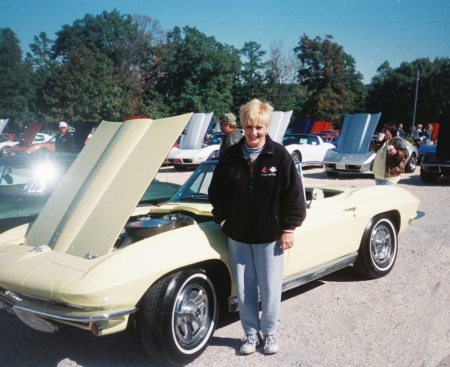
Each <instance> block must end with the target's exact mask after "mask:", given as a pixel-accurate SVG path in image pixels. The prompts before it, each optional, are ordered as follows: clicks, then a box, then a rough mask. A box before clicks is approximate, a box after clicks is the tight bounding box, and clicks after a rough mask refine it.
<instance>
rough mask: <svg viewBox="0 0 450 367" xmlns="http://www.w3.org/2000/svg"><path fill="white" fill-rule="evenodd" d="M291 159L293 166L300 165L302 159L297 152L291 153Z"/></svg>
mask: <svg viewBox="0 0 450 367" xmlns="http://www.w3.org/2000/svg"><path fill="white" fill-rule="evenodd" d="M291 157H292V159H293V160H294V163H295V164H301V163H302V157H301V156H300V153H299V152H292V153H291Z"/></svg>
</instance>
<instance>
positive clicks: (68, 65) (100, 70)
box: [43, 46, 127, 124]
mask: <svg viewBox="0 0 450 367" xmlns="http://www.w3.org/2000/svg"><path fill="white" fill-rule="evenodd" d="M113 69H114V67H113V63H112V61H111V60H110V59H109V58H108V57H106V56H102V55H99V54H94V52H92V51H91V50H90V49H89V48H87V47H83V46H81V47H79V48H78V49H76V50H74V51H73V52H72V53H71V54H70V55H69V56H68V58H67V60H66V62H64V63H63V64H61V65H59V66H57V67H56V68H55V70H54V73H53V74H52V76H51V77H49V78H48V79H47V81H46V85H45V89H44V95H43V98H44V100H45V101H46V103H47V105H48V109H49V113H50V114H51V115H52V116H53V117H54V119H57V120H62V119H64V120H67V121H70V122H71V123H72V124H76V123H77V122H79V121H86V120H88V121H92V122H100V121H101V120H110V121H121V120H122V118H123V111H124V109H125V108H126V106H125V107H124V104H125V105H126V104H127V100H126V98H124V96H123V89H122V88H121V86H120V85H119V83H118V82H117V80H116V79H115V78H114V76H113Z"/></svg>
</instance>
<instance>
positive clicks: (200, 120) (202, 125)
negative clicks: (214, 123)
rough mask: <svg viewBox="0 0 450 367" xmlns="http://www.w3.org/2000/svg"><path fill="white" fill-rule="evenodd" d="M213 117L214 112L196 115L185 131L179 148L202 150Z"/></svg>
mask: <svg viewBox="0 0 450 367" xmlns="http://www.w3.org/2000/svg"><path fill="white" fill-rule="evenodd" d="M212 116H213V112H208V113H194V114H193V115H192V117H191V118H190V120H189V122H188V123H187V125H186V128H185V129H184V130H185V132H184V134H183V136H182V137H181V141H180V146H179V148H180V149H200V148H201V147H202V143H203V139H204V138H205V134H206V131H207V129H208V126H209V123H210V122H211V118H212Z"/></svg>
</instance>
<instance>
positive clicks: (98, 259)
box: [0, 114, 419, 366]
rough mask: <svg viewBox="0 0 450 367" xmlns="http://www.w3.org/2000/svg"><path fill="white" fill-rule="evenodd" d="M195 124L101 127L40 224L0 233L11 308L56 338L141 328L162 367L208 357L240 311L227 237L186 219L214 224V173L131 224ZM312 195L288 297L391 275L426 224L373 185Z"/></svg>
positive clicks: (0, 288) (290, 263) (403, 201)
mask: <svg viewBox="0 0 450 367" xmlns="http://www.w3.org/2000/svg"><path fill="white" fill-rule="evenodd" d="M190 116H191V115H190V114H187V115H182V116H176V117H172V118H168V119H162V120H154V121H152V120H135V121H133V122H131V123H129V124H126V123H125V124H123V123H113V122H105V121H104V122H102V124H101V125H100V127H99V128H98V129H97V131H96V133H95V134H94V136H93V137H92V139H91V141H90V142H89V144H87V145H86V147H85V148H84V149H83V150H82V151H81V153H80V154H79V156H78V158H77V159H76V160H75V162H74V163H73V164H72V165H71V167H70V168H69V170H68V171H67V173H66V175H65V176H64V177H63V179H62V180H61V182H60V183H59V185H58V186H57V187H56V189H55V191H54V193H53V194H52V196H50V198H49V199H48V201H47V203H46V205H45V207H44V208H43V210H42V211H41V213H40V214H39V216H38V217H37V219H36V221H35V222H34V224H33V225H32V226H31V225H28V224H26V225H22V226H20V227H16V228H13V229H11V230H9V231H7V232H5V233H3V234H0V251H1V256H0V300H1V302H0V307H1V308H4V309H6V310H7V311H9V312H11V313H13V314H15V315H17V316H18V317H19V318H20V319H21V320H22V321H23V322H25V323H26V324H28V325H29V326H31V327H33V328H35V329H37V330H41V331H47V332H55V331H56V330H57V327H58V325H60V324H66V325H70V326H73V327H78V328H81V329H84V330H90V331H91V332H92V333H93V334H94V335H108V334H111V333H116V332H120V331H122V330H124V329H125V328H126V327H127V325H128V324H129V321H130V319H132V320H133V321H135V322H136V323H137V324H138V325H139V332H140V334H141V336H142V341H143V343H144V346H145V348H146V350H147V351H148V353H149V354H150V356H151V357H152V358H153V359H154V360H156V361H158V362H159V363H165V364H169V365H180V366H181V365H185V364H187V363H190V362H192V361H193V360H194V359H195V358H197V357H198V356H199V355H200V354H201V353H202V352H203V351H204V349H205V348H206V346H207V344H208V341H209V340H210V338H211V337H212V335H213V333H214V329H215V327H216V325H217V319H218V311H219V305H220V306H222V305H223V304H226V305H227V306H226V307H228V308H229V309H230V310H236V308H237V307H236V306H237V303H236V292H235V289H236V288H235V284H234V278H233V275H232V272H231V268H230V263H229V258H228V252H227V238H226V236H225V235H224V234H223V233H222V231H221V227H220V225H218V224H216V223H214V222H213V221H211V220H206V221H204V222H203V223H196V221H195V220H194V219H193V218H191V217H190V216H184V215H179V214H178V211H182V210H185V211H186V212H190V213H193V214H194V213H195V214H196V215H197V218H201V217H202V216H203V215H204V216H205V217H207V219H211V205H210V204H209V203H208V201H207V197H206V195H205V192H206V191H205V190H206V189H207V187H208V184H209V181H210V178H211V174H212V172H213V169H214V166H212V165H210V164H209V163H208V164H205V165H202V166H201V168H199V171H197V172H199V173H195V176H193V178H191V179H190V180H189V183H187V184H186V185H185V186H184V187H183V188H182V189H181V191H180V192H179V193H177V194H176V195H175V197H176V198H178V200H179V201H180V202H183V200H184V203H185V205H184V209H183V208H181V206H180V207H179V208H177V209H176V210H175V211H174V212H171V214H170V215H168V216H167V217H161V218H155V219H153V218H152V217H150V218H148V217H146V218H143V219H142V220H138V221H135V220H130V215H131V214H132V213H133V211H134V210H135V208H136V205H137V204H138V203H139V200H140V199H141V197H142V195H143V193H144V192H145V190H146V188H147V187H148V186H149V184H150V182H151V180H152V179H153V177H154V176H155V174H156V172H157V171H158V169H159V167H160V165H161V162H162V161H163V160H164V158H165V157H166V155H167V152H168V151H169V150H170V149H171V147H172V145H173V142H174V140H175V139H176V137H177V136H178V134H179V133H180V132H181V131H182V129H183V127H184V126H185V124H186V123H187V121H188V120H189V118H190ZM283 132H284V131H283ZM149 147H152V151H151V153H149V151H148V149H149ZM306 193H307V194H306V196H307V200H308V203H307V204H308V209H307V211H308V213H307V217H306V220H305V221H304V223H303V225H302V226H301V227H300V228H297V229H296V230H295V233H294V236H295V237H296V241H298V243H301V246H295V247H293V248H292V249H290V250H287V251H288V256H287V257H286V259H287V263H286V271H285V280H284V286H283V289H284V290H288V289H291V288H293V287H296V286H299V285H301V284H304V283H306V282H308V281H311V280H313V279H316V278H319V277H322V276H324V275H325V274H328V273H330V272H332V271H336V270H338V269H340V268H343V267H345V266H349V265H351V264H354V266H355V267H356V269H358V271H359V272H360V273H361V274H364V275H365V276H367V277H369V278H379V277H382V276H384V275H386V274H388V273H389V272H390V271H391V269H392V268H393V266H394V263H395V259H396V256H397V250H398V235H400V234H401V233H403V232H404V231H405V230H406V229H407V228H408V227H409V225H410V224H411V222H412V220H413V219H415V218H416V217H417V215H418V214H417V208H418V205H419V200H418V199H417V198H416V197H415V196H414V195H412V194H411V193H410V192H408V191H406V190H404V189H402V188H400V187H388V186H375V185H374V186H371V187H367V188H363V189H358V188H350V187H343V186H339V187H336V186H322V187H318V186H316V185H314V186H309V187H306ZM119 198H120V199H119ZM163 206H164V205H161V208H162V207H163ZM202 213H203V214H202ZM222 311H223V312H225V310H222ZM132 324H133V323H132Z"/></svg>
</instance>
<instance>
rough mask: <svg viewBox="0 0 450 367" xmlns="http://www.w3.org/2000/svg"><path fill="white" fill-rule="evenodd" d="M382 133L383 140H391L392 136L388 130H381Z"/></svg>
mask: <svg viewBox="0 0 450 367" xmlns="http://www.w3.org/2000/svg"><path fill="white" fill-rule="evenodd" d="M383 132H384V138H385V139H386V140H391V139H392V134H391V132H390V131H389V130H388V129H383Z"/></svg>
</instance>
